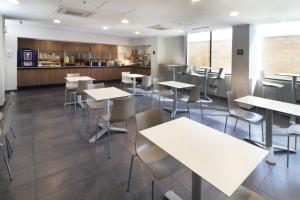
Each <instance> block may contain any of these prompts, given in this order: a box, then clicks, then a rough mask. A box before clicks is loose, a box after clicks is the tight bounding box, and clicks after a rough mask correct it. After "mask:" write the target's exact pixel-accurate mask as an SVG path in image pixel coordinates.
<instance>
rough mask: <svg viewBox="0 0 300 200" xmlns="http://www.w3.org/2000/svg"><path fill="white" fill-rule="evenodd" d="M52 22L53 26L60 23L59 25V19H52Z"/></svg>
mask: <svg viewBox="0 0 300 200" xmlns="http://www.w3.org/2000/svg"><path fill="white" fill-rule="evenodd" d="M53 22H54V23H55V24H60V23H61V21H60V20H59V19H54V20H53Z"/></svg>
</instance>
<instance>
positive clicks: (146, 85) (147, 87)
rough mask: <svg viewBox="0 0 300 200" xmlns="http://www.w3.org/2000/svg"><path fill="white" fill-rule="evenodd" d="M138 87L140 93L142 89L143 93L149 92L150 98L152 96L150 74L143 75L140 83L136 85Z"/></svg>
mask: <svg viewBox="0 0 300 200" xmlns="http://www.w3.org/2000/svg"><path fill="white" fill-rule="evenodd" d="M137 87H138V88H140V92H141V93H142V90H144V95H146V94H147V92H148V91H150V92H151V100H152V97H153V92H152V76H143V78H142V83H141V85H137Z"/></svg>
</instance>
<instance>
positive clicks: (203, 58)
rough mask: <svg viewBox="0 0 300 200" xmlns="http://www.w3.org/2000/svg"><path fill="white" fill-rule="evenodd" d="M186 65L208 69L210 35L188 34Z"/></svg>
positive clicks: (203, 33) (204, 33)
mask: <svg viewBox="0 0 300 200" xmlns="http://www.w3.org/2000/svg"><path fill="white" fill-rule="evenodd" d="M187 40H188V64H189V65H192V66H194V67H208V66H209V65H210V63H209V62H210V61H209V60H210V55H209V54H210V53H209V52H210V47H209V45H210V44H209V43H210V33H209V32H201V33H191V34H188V37H187Z"/></svg>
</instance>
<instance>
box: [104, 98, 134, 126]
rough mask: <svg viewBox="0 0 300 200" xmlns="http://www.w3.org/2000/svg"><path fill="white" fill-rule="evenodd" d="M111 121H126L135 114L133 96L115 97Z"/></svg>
mask: <svg viewBox="0 0 300 200" xmlns="http://www.w3.org/2000/svg"><path fill="white" fill-rule="evenodd" d="M112 101H113V107H112V110H111V117H110V121H111V122H124V121H126V120H128V119H130V118H132V117H134V115H135V104H134V98H133V97H132V96H128V97H122V98H117V99H113V100H112Z"/></svg>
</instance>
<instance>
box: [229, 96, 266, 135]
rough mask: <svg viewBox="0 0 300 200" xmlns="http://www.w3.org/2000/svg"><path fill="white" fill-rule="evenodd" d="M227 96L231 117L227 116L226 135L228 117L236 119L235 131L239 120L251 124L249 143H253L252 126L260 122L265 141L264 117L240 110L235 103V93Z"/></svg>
mask: <svg viewBox="0 0 300 200" xmlns="http://www.w3.org/2000/svg"><path fill="white" fill-rule="evenodd" d="M226 94H227V100H228V112H229V114H230V115H229V116H226V122H225V130H224V132H225V133H226V127H227V121H228V117H234V118H236V122H235V125H234V131H235V129H236V125H237V122H238V120H244V121H246V122H248V123H249V141H251V124H252V123H258V122H260V124H261V138H262V141H264V129H263V116H261V115H259V114H257V113H254V112H250V111H246V110H243V109H242V108H240V107H239V104H238V103H237V102H235V101H234V100H235V99H237V97H236V94H235V92H233V91H229V92H227V93H226Z"/></svg>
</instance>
